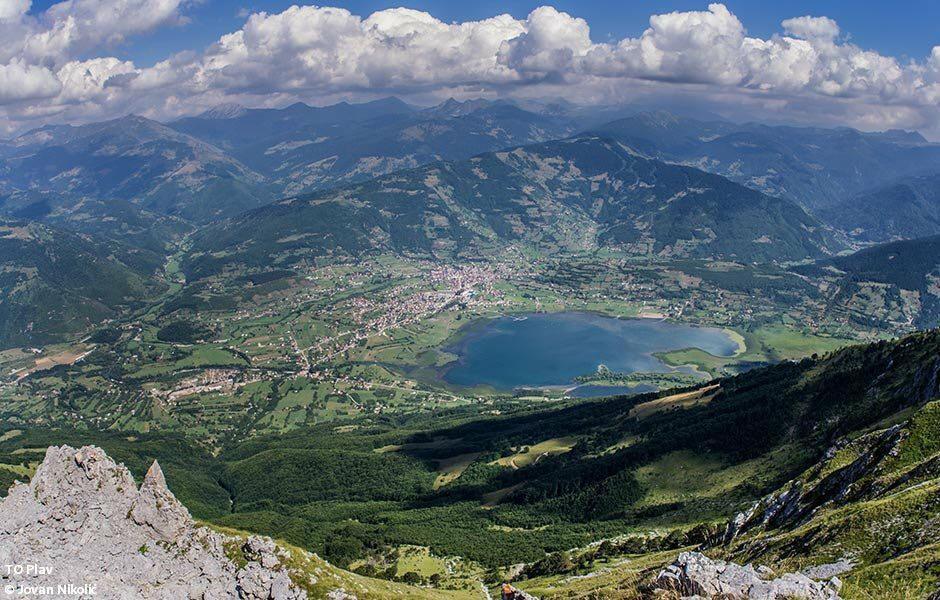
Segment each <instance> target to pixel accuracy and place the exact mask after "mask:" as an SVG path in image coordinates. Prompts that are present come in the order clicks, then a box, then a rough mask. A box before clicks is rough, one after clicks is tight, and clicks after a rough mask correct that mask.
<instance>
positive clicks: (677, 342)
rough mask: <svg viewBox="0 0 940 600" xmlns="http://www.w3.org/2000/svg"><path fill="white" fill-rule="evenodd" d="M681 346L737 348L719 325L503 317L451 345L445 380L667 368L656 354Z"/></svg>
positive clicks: (501, 383) (496, 382)
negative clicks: (602, 367)
mask: <svg viewBox="0 0 940 600" xmlns="http://www.w3.org/2000/svg"><path fill="white" fill-rule="evenodd" d="M682 348H700V349H702V350H705V351H706V352H709V353H711V354H714V355H716V356H731V355H732V354H734V352H735V351H736V350H737V348H738V346H737V343H736V342H735V341H734V340H733V339H732V338H731V337H730V336H729V335H728V334H727V333H726V332H724V331H722V330H720V329H715V328H710V327H694V326H691V325H682V324H679V323H669V322H665V321H654V320H650V319H617V318H613V317H605V316H603V315H598V314H594V313H583V312H562V313H537V314H530V315H525V316H523V317H520V316H515V317H500V318H497V319H493V320H490V321H486V322H484V323H479V324H475V325H473V326H472V327H471V329H470V330H469V331H468V332H467V333H466V334H465V335H464V336H462V337H461V338H460V339H459V340H458V341H457V342H456V343H454V344H452V345H450V346H448V347H446V348H445V350H446V351H447V352H450V353H453V354H456V355H457V357H458V359H457V361H455V362H452V363H450V364H449V365H448V366H447V367H446V370H445V372H444V379H445V380H446V381H448V382H449V383H452V384H455V385H462V386H468V387H469V386H475V385H490V386H492V387H494V388H496V389H499V390H512V389H514V388H517V387H524V386H555V385H566V384H571V383H572V382H573V381H574V378H575V377H577V376H579V375H587V374H589V373H592V372H594V371H596V370H597V367H598V366H599V365H602V364H603V365H606V366H607V367H608V368H609V369H610V370H611V371H614V372H618V373H634V372H665V371H669V370H670V369H669V367H668V366H667V365H665V364H664V363H663V362H662V361H660V360H659V359H657V358H656V357H655V356H653V353H655V352H665V351H669V350H679V349H682Z"/></svg>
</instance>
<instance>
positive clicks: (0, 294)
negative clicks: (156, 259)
mask: <svg viewBox="0 0 940 600" xmlns="http://www.w3.org/2000/svg"><path fill="white" fill-rule="evenodd" d="M152 260H153V257H152V255H148V254H147V253H146V252H144V251H140V250H135V249H128V248H126V247H121V246H118V245H114V244H108V243H105V242H102V241H99V240H95V239H92V238H89V237H85V236H78V235H76V234H74V233H71V232H68V231H65V230H61V229H53V228H50V227H47V226H45V225H40V224H38V223H28V222H24V221H2V220H0V347H8V346H10V345H13V344H41V343H45V342H48V341H52V340H54V339H57V337H58V336H61V335H67V334H69V333H74V332H78V331H82V330H84V329H87V328H88V327H89V326H92V325H94V324H96V323H100V322H101V321H102V320H103V319H105V318H108V317H113V316H116V315H117V314H118V312H119V310H120V309H121V307H124V306H127V305H130V304H132V303H133V302H134V301H135V300H138V299H139V298H141V297H144V295H145V294H146V293H147V291H148V290H152V289H153V288H154V287H159V286H160V285H161V284H160V283H159V282H158V281H156V280H154V279H152V278H151V277H150V276H151V275H152V271H151V270H150V269H151V267H153V262H152Z"/></svg>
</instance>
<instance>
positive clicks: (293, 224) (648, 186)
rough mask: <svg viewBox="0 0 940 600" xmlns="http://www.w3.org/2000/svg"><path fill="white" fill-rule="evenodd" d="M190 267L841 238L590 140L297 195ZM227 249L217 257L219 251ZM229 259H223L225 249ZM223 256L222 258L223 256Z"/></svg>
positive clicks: (785, 256)
mask: <svg viewBox="0 0 940 600" xmlns="http://www.w3.org/2000/svg"><path fill="white" fill-rule="evenodd" d="M193 240H194V247H193V251H194V254H193V255H192V256H191V257H190V258H189V259H188V262H187V269H188V270H189V272H190V273H192V274H196V275H198V274H206V273H211V272H213V271H215V270H217V269H219V268H221V267H222V266H223V265H225V264H235V265H239V264H242V265H248V266H258V265H263V264H276V263H278V262H279V261H281V262H284V263H289V262H292V261H297V260H301V259H302V258H303V256H304V254H308V255H324V254H332V253H341V254H358V253H362V252H368V251H373V250H380V251H397V252H417V253H426V254H439V255H447V254H456V253H461V252H465V251H471V252H476V251H478V250H479V249H481V248H485V247H488V246H493V245H499V244H503V243H506V242H512V241H529V242H534V243H538V244H539V245H540V246H541V247H542V248H545V249H546V250H547V251H550V250H551V249H552V248H569V249H592V248H597V247H599V246H617V247H622V248H624V249H627V250H629V251H632V252H636V253H639V254H647V253H652V254H657V255H662V256H699V257H724V258H733V259H738V260H744V261H764V260H798V259H805V258H807V257H812V256H821V255H823V254H825V253H826V251H827V250H829V249H831V247H832V245H833V242H832V239H831V237H830V236H829V234H828V232H827V231H825V230H824V229H823V227H822V226H821V225H820V223H819V222H818V221H816V220H815V219H813V218H812V217H811V216H809V215H808V214H807V213H806V212H805V211H804V210H803V209H801V208H800V207H798V206H797V205H796V204H795V203H793V202H791V201H789V200H785V199H780V198H773V197H770V196H767V195H764V194H761V193H759V192H756V191H754V190H751V189H749V188H746V187H743V186H741V185H738V184H736V183H733V182H731V181H729V180H727V179H725V178H723V177H720V176H717V175H713V174H709V173H705V172H703V171H700V170H698V169H694V168H691V167H685V166H678V165H669V164H665V163H662V162H659V161H655V160H649V159H646V158H643V157H641V156H639V155H637V154H635V153H634V152H633V151H632V150H630V149H629V148H626V147H624V146H622V145H620V144H618V143H616V142H614V141H612V140H610V139H605V138H600V137H596V136H582V137H576V138H572V139H567V140H561V141H551V142H545V143H542V144H535V145H530V146H524V147H520V148H516V149H514V150H508V151H501V152H493V153H487V154H482V155H480V156H476V157H474V158H471V159H468V160H464V161H458V162H443V163H435V164H432V165H429V166H426V167H423V168H420V169H415V170H410V171H403V172H399V173H394V174H391V175H386V176H384V177H380V178H377V179H374V180H371V181H368V182H365V183H362V184H358V185H353V186H349V187H344V188H340V189H336V190H333V191H329V192H324V193H320V194H316V195H313V196H304V197H300V198H294V199H289V200H284V201H281V202H277V203H275V204H271V205H269V206H265V207H262V208H259V209H257V210H254V211H251V212H249V213H246V214H244V215H242V216H240V217H237V218H234V219H232V220H229V221H226V222H223V223H219V224H216V225H213V226H209V227H207V228H205V229H203V230H202V231H200V232H198V233H197V234H195V236H194V238H193ZM214 253H216V254H214ZM217 253H222V254H217ZM220 256H221V257H220Z"/></svg>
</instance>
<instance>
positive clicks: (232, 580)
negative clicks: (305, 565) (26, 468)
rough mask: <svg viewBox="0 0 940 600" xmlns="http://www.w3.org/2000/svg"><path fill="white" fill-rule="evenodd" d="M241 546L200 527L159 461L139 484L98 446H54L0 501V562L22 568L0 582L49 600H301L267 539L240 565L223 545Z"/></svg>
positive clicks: (251, 541) (246, 551) (248, 544)
mask: <svg viewBox="0 0 940 600" xmlns="http://www.w3.org/2000/svg"><path fill="white" fill-rule="evenodd" d="M241 543H242V540H240V539H239V538H235V537H228V536H224V535H222V534H220V533H217V532H214V531H211V530H210V529H208V528H205V527H198V526H196V524H195V522H194V521H193V519H192V517H191V516H190V514H189V511H187V510H186V508H185V507H184V506H183V505H182V504H180V502H179V501H178V500H177V499H176V497H175V496H173V494H172V492H170V490H169V489H168V488H167V486H166V481H165V479H164V477H163V471H162V470H161V469H160V465H158V464H157V463H156V462H154V463H153V466H151V467H150V469H149V470H148V471H147V475H146V477H145V478H144V481H143V483H142V485H141V486H140V489H138V488H137V486H136V485H135V483H134V478H133V477H132V476H131V474H130V472H129V471H128V470H127V468H125V467H124V466H123V465H119V464H116V463H115V462H114V461H113V460H111V459H110V458H109V457H108V456H107V455H106V454H105V452H104V451H103V450H101V449H100V448H96V447H94V446H85V447H83V448H81V449H78V450H76V449H75V448H71V447H69V446H60V447H51V448H49V449H48V450H47V451H46V457H45V459H44V460H43V462H42V464H41V465H40V466H39V468H38V469H37V470H36V474H35V475H34V476H33V478H32V481H31V482H30V483H29V484H24V483H16V484H14V486H13V487H12V488H11V489H10V493H9V495H8V496H7V497H6V498H5V499H4V500H3V502H2V503H0V565H17V566H21V567H22V572H20V573H17V572H6V571H7V570H2V571H0V585H3V586H7V585H13V586H41V587H42V588H44V589H46V588H47V589H49V590H51V593H46V594H44V595H46V596H52V597H65V596H69V597H92V596H94V597H95V598H106V599H110V598H115V599H121V600H124V599H130V598H144V599H161V600H162V599H167V600H171V599H172V600H179V599H184V598H190V599H199V600H222V599H239V600H305V599H306V597H307V595H306V592H304V591H303V590H302V589H300V588H298V587H297V586H296V585H295V584H294V583H293V582H292V580H291V578H290V576H289V574H288V570H287V568H286V561H285V559H286V558H287V555H286V554H285V553H284V552H283V551H281V550H280V549H279V548H278V547H277V545H276V544H274V542H273V541H271V540H269V539H267V538H261V537H256V536H252V537H250V538H248V540H247V541H245V542H244V543H243V546H242V548H241V552H242V554H243V555H244V557H245V558H246V559H247V560H248V563H247V564H246V565H244V566H243V567H241V568H239V567H238V566H236V565H235V563H234V562H233V561H232V560H231V559H230V558H229V556H228V555H227V554H226V546H227V545H228V546H234V547H235V548H238V546H239V544H241ZM14 571H15V570H14ZM59 586H72V588H71V590H72V592H73V593H68V592H67V589H66V587H62V588H60V587H59ZM76 590H78V592H77V593H75V591H76Z"/></svg>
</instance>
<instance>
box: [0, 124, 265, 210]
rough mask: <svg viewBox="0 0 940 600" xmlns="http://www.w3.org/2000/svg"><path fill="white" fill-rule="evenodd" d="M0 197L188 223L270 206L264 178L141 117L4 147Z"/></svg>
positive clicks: (56, 131) (37, 134)
mask: <svg viewBox="0 0 940 600" xmlns="http://www.w3.org/2000/svg"><path fill="white" fill-rule="evenodd" d="M0 181H2V186H0V189H3V190H6V191H7V192H8V193H10V192H15V191H32V192H51V193H54V194H57V195H60V196H63V197H66V198H72V199H76V200H80V199H82V198H87V197H91V198H97V199H108V198H117V199H122V200H129V201H131V202H133V203H134V204H136V205H138V206H140V207H142V208H144V209H147V210H150V211H153V212H156V213H161V214H168V215H177V216H181V217H183V218H185V219H189V220H193V221H204V220H209V219H213V218H218V217H220V216H228V215H232V214H235V213H238V212H241V211H243V210H246V209H248V208H252V207H255V206H258V205H260V204H262V203H263V202H264V201H266V200H269V199H270V198H271V196H270V195H269V193H268V191H267V190H266V188H265V182H264V178H263V177H262V176H261V175H259V174H258V173H255V172H253V171H252V170H251V169H248V168H247V167H245V166H244V165H243V164H241V163H240V162H238V161H237V160H235V159H233V158H231V157H230V156H227V155H226V154H225V153H223V152H222V151H220V150H219V149H218V148H216V147H214V146H212V145H210V144H207V143H206V142H203V141H200V140H197V139H196V138H193V137H191V136H188V135H185V134H183V133H180V132H178V131H175V130H173V129H171V128H169V127H167V126H165V125H162V124H160V123H157V122H156V121H151V120H149V119H145V118H143V117H137V116H128V117H123V118H121V119H115V120H113V121H106V122H103V123H94V124H91V125H82V126H79V127H72V126H68V125H65V126H54V127H45V128H42V129H37V130H35V131H31V132H29V133H27V134H25V135H22V136H20V137H18V138H16V139H14V140H12V141H11V142H9V143H8V144H7V145H6V146H5V147H4V148H3V150H2V154H0Z"/></svg>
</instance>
